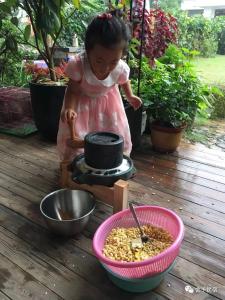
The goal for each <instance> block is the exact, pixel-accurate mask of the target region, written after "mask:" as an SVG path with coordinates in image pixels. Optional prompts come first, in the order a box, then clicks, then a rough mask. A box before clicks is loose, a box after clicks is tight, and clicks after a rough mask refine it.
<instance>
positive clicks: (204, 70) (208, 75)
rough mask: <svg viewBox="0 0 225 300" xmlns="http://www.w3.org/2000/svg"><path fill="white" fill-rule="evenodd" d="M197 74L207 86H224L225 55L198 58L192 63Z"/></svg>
mask: <svg viewBox="0 0 225 300" xmlns="http://www.w3.org/2000/svg"><path fill="white" fill-rule="evenodd" d="M193 64H194V66H195V67H196V70H197V73H198V75H199V76H201V78H202V79H203V80H204V81H205V82H206V83H208V84H221V85H224V84H225V55H216V56H215V57H210V58H205V57H198V58H196V59H195V60H194V61H193Z"/></svg>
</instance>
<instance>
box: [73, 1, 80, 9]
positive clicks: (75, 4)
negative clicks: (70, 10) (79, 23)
mask: <svg viewBox="0 0 225 300" xmlns="http://www.w3.org/2000/svg"><path fill="white" fill-rule="evenodd" d="M73 5H74V6H75V8H76V9H79V8H80V0H73Z"/></svg>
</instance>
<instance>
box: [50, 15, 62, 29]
mask: <svg viewBox="0 0 225 300" xmlns="http://www.w3.org/2000/svg"><path fill="white" fill-rule="evenodd" d="M51 15H52V16H53V19H54V24H55V29H56V30H59V28H60V26H61V22H60V19H59V18H58V16H57V15H56V14H54V13H53V14H51Z"/></svg>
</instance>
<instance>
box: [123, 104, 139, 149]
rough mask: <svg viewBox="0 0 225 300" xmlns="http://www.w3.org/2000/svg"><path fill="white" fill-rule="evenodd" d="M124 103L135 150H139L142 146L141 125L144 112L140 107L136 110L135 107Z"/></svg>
mask: <svg viewBox="0 0 225 300" xmlns="http://www.w3.org/2000/svg"><path fill="white" fill-rule="evenodd" d="M123 102H124V108H125V112H126V116H127V119H128V123H129V126H130V133H131V141H132V144H133V149H135V148H137V147H139V146H140V144H141V124H142V110H143V108H142V107H140V108H139V109H137V110H134V109H133V107H132V106H131V105H130V104H129V103H128V102H127V101H123Z"/></svg>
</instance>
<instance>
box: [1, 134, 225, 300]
mask: <svg viewBox="0 0 225 300" xmlns="http://www.w3.org/2000/svg"><path fill="white" fill-rule="evenodd" d="M133 158H134V162H135V166H136V168H137V170H138V173H137V175H136V177H135V178H134V179H133V180H132V181H130V193H129V199H130V200H132V201H136V202H139V203H146V204H155V205H160V206H164V207H168V208H170V209H172V210H174V211H176V212H177V213H178V214H179V215H180V216H181V218H182V219H183V221H184V223H185V229H186V231H185V238H184V241H183V244H182V249H181V252H180V256H179V258H178V259H177V263H176V265H175V267H174V268H173V270H172V271H171V272H170V274H168V276H166V278H165V280H164V281H163V282H162V284H161V285H160V287H159V288H157V289H156V290H154V291H153V292H149V293H145V294H130V293H126V292H124V291H122V290H120V289H118V288H117V287H115V286H114V285H113V284H112V283H111V282H110V281H109V280H108V278H107V276H106V274H105V272H104V270H102V269H101V267H100V265H99V264H98V262H97V260H96V258H95V257H94V256H93V254H92V249H91V238H92V236H93V233H94V232H95V230H96V228H97V226H98V225H99V224H100V223H101V222H102V221H103V220H104V219H105V218H106V217H107V216H108V215H109V214H111V213H112V210H111V208H110V207H108V206H106V205H103V204H99V205H98V207H97V209H96V211H95V215H94V216H93V218H92V221H91V222H90V224H89V226H88V228H87V230H85V232H84V234H83V235H81V236H79V237H77V238H76V239H75V238H73V239H69V240H66V239H65V240H64V239H62V238H58V237H55V236H53V235H51V234H50V233H49V232H48V230H47V229H46V227H45V224H44V222H43V220H42V218H41V216H40V213H39V203H40V200H41V198H42V197H43V196H44V195H45V194H47V193H49V192H50V191H52V190H54V189H56V188H57V180H58V157H57V154H56V151H55V146H54V145H50V144H47V143H45V142H43V141H41V140H40V138H39V137H38V136H37V135H35V136H33V137H29V138H26V139H19V138H15V137H10V136H6V135H0V300H3V299H4V300H6V299H20V300H25V299H38V300H39V299H49V300H54V299H71V300H89V299H90V300H95V299H96V300H99V299H103V300H107V299H113V300H115V299H119V300H120V299H130V300H133V299H138V300H150V299H153V300H154V299H158V300H163V299H171V300H180V299H225V153H224V152H222V151H219V150H211V149H208V148H206V147H204V146H194V145H188V144H185V143H183V144H182V146H181V147H180V149H179V152H177V153H175V154H173V155H159V154H156V153H154V152H151V150H150V149H148V148H146V149H145V150H143V151H142V152H138V153H135V154H134V155H133ZM188 286H189V287H188ZM191 288H192V289H191ZM186 290H187V291H186Z"/></svg>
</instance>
